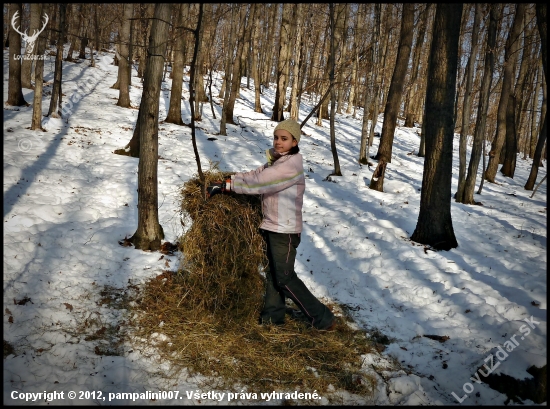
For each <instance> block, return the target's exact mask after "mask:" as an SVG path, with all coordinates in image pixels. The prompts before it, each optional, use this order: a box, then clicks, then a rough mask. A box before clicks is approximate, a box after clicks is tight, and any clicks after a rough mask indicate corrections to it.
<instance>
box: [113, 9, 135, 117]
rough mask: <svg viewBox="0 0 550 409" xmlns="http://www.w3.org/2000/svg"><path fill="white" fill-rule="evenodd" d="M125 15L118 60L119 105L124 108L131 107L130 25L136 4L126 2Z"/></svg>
mask: <svg viewBox="0 0 550 409" xmlns="http://www.w3.org/2000/svg"><path fill="white" fill-rule="evenodd" d="M123 7H124V17H123V20H122V28H121V30H120V47H119V50H120V52H119V62H118V81H117V84H118V90H119V92H118V102H117V105H118V106H120V107H123V108H130V72H131V71H130V69H131V58H130V52H129V47H130V46H129V44H130V25H131V21H132V17H133V14H134V5H133V4H131V3H124V5H123Z"/></svg>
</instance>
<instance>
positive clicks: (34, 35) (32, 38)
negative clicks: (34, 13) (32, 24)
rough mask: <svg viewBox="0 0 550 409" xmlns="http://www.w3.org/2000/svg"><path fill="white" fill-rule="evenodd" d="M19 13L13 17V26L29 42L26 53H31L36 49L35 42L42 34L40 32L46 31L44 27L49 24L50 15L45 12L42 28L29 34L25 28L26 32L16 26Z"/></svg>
mask: <svg viewBox="0 0 550 409" xmlns="http://www.w3.org/2000/svg"><path fill="white" fill-rule="evenodd" d="M18 14H19V11H16V12H15V14H14V15H13V17H12V19H11V26H12V27H13V29H14V30H15V31H16V32H17V33H19V34H20V35H21V37H22V38H23V40H25V42H26V44H27V50H26V53H27V54H30V53H32V50H34V43H35V42H36V40H37V39H38V36H39V35H40V33H41V32H42V31H44V29H45V28H46V24H48V21H49V17H48V15H47V14H46V13H44V25H43V26H42V28H41V29H40V30H34V31H33V33H32V35H31V36H28V35H27V30H25V32H24V33H22V32H21V31H19V29H18V28H15V21H16V20H17V15H18Z"/></svg>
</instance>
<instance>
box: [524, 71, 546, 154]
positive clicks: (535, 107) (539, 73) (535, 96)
mask: <svg viewBox="0 0 550 409" xmlns="http://www.w3.org/2000/svg"><path fill="white" fill-rule="evenodd" d="M543 77H544V73H543V72H542V63H541V64H538V65H537V74H536V81H535V91H534V92H533V95H532V100H533V108H532V110H531V121H530V122H531V126H530V130H529V135H530V142H529V151H528V153H529V158H530V159H533V156H534V155H535V147H536V146H537V139H538V138H537V129H538V127H537V121H536V118H537V115H536V112H537V111H538V109H539V108H538V101H539V95H540V91H539V89H541V88H542V78H543Z"/></svg>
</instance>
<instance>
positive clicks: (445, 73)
mask: <svg viewBox="0 0 550 409" xmlns="http://www.w3.org/2000/svg"><path fill="white" fill-rule="evenodd" d="M436 7H437V8H436V16H435V26H434V38H433V42H432V46H431V49H430V57H429V58H430V62H429V67H428V78H429V81H428V88H427V90H426V107H425V110H426V122H427V123H428V124H429V125H428V126H427V127H426V159H425V161H424V173H423V177H422V191H421V195H420V213H419V215H418V222H417V224H416V228H415V230H414V233H413V234H412V236H411V240H413V241H416V242H417V243H422V244H428V245H430V246H432V247H433V248H435V249H437V250H450V249H452V248H455V247H458V242H457V241H456V237H455V234H454V229H453V221H452V218H451V180H452V160H453V136H454V101H455V92H456V73H457V66H458V38H459V33H460V20H461V15H462V4H461V3H458V4H450V3H438V4H437V6H436Z"/></svg>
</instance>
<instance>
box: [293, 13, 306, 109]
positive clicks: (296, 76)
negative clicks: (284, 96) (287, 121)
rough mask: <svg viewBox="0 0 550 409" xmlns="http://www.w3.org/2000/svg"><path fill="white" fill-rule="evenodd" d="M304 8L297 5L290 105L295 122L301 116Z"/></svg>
mask: <svg viewBox="0 0 550 409" xmlns="http://www.w3.org/2000/svg"><path fill="white" fill-rule="evenodd" d="M303 7H304V4H302V3H298V4H297V5H296V19H295V24H296V36H295V37H294V39H295V41H296V48H295V50H296V51H295V52H294V53H293V60H294V65H293V67H292V88H291V91H290V101H289V105H290V109H289V111H290V117H291V118H293V119H295V120H298V116H299V115H300V106H299V105H298V84H299V83H300V81H301V78H300V75H299V74H300V71H299V69H300V65H299V61H300V58H301V55H300V51H301V46H300V45H301V43H302V26H303V21H304V19H303V11H302V10H303Z"/></svg>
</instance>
